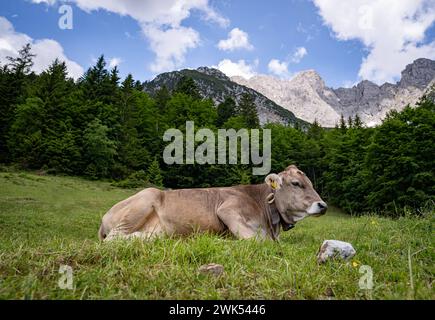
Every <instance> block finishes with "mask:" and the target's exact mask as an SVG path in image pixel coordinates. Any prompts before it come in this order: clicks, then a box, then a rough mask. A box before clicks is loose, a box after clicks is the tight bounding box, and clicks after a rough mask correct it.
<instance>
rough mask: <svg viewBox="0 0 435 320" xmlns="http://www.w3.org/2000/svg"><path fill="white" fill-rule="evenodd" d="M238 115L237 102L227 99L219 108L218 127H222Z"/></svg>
mask: <svg viewBox="0 0 435 320" xmlns="http://www.w3.org/2000/svg"><path fill="white" fill-rule="evenodd" d="M235 115H236V102H235V101H234V100H233V99H232V98H231V97H226V98H225V100H224V102H222V103H220V104H219V105H218V106H217V116H218V117H217V120H216V125H217V126H218V127H222V125H223V124H224V123H225V122H226V121H227V120H228V119H229V118H231V117H234V116H235Z"/></svg>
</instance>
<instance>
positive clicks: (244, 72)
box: [213, 59, 258, 79]
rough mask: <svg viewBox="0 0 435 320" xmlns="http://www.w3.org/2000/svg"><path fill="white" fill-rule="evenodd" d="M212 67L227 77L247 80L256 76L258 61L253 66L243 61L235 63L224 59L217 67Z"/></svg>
mask: <svg viewBox="0 0 435 320" xmlns="http://www.w3.org/2000/svg"><path fill="white" fill-rule="evenodd" d="M213 67H214V68H216V69H219V70H220V71H222V72H223V73H225V74H226V75H227V76H228V77H233V76H240V77H243V78H245V79H249V78H251V77H253V76H255V75H256V74H257V73H256V71H255V69H256V68H257V67H258V60H255V61H254V63H253V64H249V63H247V62H246V61H245V60H243V59H241V60H239V61H237V62H233V61H231V60H229V59H224V60H221V61H220V62H219V63H218V65H217V66H213Z"/></svg>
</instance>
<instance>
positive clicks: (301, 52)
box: [291, 47, 308, 63]
mask: <svg viewBox="0 0 435 320" xmlns="http://www.w3.org/2000/svg"><path fill="white" fill-rule="evenodd" d="M307 53H308V51H307V49H305V47H298V48H296V50H295V51H294V52H293V54H292V57H291V61H292V62H293V63H299V62H301V60H302V58H303V57H305V56H306V55H307Z"/></svg>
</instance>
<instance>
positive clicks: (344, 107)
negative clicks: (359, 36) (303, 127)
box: [231, 58, 435, 127]
mask: <svg viewBox="0 0 435 320" xmlns="http://www.w3.org/2000/svg"><path fill="white" fill-rule="evenodd" d="M231 80H233V81H234V82H237V83H239V84H241V85H244V86H246V87H249V88H252V89H254V90H256V91H258V92H260V93H262V94H263V95H264V96H266V97H268V98H269V99H271V100H272V101H275V102H276V103H277V104H278V105H280V106H282V107H284V108H286V109H287V110H289V111H291V112H293V113H294V114H295V115H296V116H297V117H299V118H301V119H303V120H305V121H308V122H311V123H312V122H314V120H317V121H318V122H319V123H320V124H321V125H322V126H325V127H332V126H334V125H335V124H336V123H337V122H338V121H339V119H340V117H341V114H343V116H344V117H345V118H346V119H347V118H348V117H349V116H351V117H354V116H355V115H357V114H358V115H359V117H360V118H361V120H362V121H363V122H364V123H365V124H366V125H369V126H372V125H376V124H379V123H380V122H381V121H382V119H383V118H384V117H385V116H386V114H387V113H388V112H389V111H390V110H393V109H395V110H401V109H403V108H404V107H405V106H406V105H407V104H411V105H412V104H414V103H415V102H417V101H418V99H419V98H420V97H421V96H422V95H423V94H424V93H425V91H426V90H428V88H429V87H431V86H432V85H433V84H434V83H435V61H433V60H430V59H424V58H421V59H417V60H415V61H414V62H413V63H411V64H409V65H407V66H406V68H405V70H403V71H402V75H401V80H400V81H399V82H397V83H396V84H391V83H385V84H383V85H381V86H378V85H376V84H375V83H373V82H370V81H367V80H364V81H361V82H360V83H358V84H357V85H355V86H353V87H352V88H338V89H332V88H329V87H327V86H326V85H325V83H324V81H323V80H322V78H321V77H320V75H319V74H318V73H317V72H316V71H314V70H308V71H303V72H300V73H298V74H296V75H295V76H294V77H293V78H292V79H290V80H283V79H277V78H274V77H271V76H265V75H258V76H254V77H252V78H250V79H249V80H246V79H244V78H241V77H232V78H231Z"/></svg>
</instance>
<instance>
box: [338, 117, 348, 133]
mask: <svg viewBox="0 0 435 320" xmlns="http://www.w3.org/2000/svg"><path fill="white" fill-rule="evenodd" d="M339 128H340V131H341V132H342V133H346V130H347V127H346V121H345V120H344V116H343V114H341V117H340V125H339Z"/></svg>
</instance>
